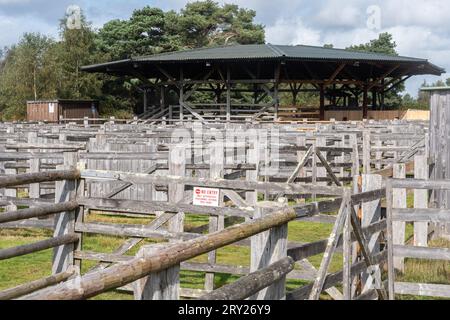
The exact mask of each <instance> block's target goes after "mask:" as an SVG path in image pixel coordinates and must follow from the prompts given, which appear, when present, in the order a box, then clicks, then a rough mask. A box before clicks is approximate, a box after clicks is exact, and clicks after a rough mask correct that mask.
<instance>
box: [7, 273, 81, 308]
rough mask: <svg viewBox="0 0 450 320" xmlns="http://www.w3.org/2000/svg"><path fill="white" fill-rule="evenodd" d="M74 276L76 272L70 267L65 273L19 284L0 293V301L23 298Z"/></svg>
mask: <svg viewBox="0 0 450 320" xmlns="http://www.w3.org/2000/svg"><path fill="white" fill-rule="evenodd" d="M75 274H77V270H76V269H75V268H73V267H72V268H69V269H68V270H67V271H66V272H61V273H57V274H55V275H52V276H49V277H45V278H42V279H39V280H35V281H31V282H28V283H24V284H21V285H19V286H17V287H14V288H9V289H6V290H3V291H0V300H12V299H16V298H19V297H22V296H25V295H27V294H30V293H32V292H36V291H38V290H41V289H44V288H47V287H50V286H53V285H55V284H58V283H60V282H63V281H66V280H67V279H69V278H70V277H72V276H74V275H75Z"/></svg>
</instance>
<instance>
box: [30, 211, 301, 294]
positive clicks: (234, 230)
mask: <svg viewBox="0 0 450 320" xmlns="http://www.w3.org/2000/svg"><path fill="white" fill-rule="evenodd" d="M297 217H298V216H297V214H296V213H295V212H294V211H293V210H292V209H289V208H286V209H283V210H281V211H279V212H276V213H273V214H271V215H269V216H266V217H264V218H261V219H256V220H253V221H249V222H246V223H243V224H241V225H236V226H232V227H229V228H227V229H225V230H223V231H219V232H216V233H213V234H210V235H207V236H202V237H199V238H197V239H194V240H189V241H185V242H182V243H177V244H173V245H170V246H169V247H167V248H165V249H163V250H161V251H160V254H159V255H157V256H151V257H147V258H134V259H133V260H131V261H129V262H127V263H123V264H118V265H113V266H111V267H109V268H107V269H105V270H102V271H99V272H96V273H93V274H88V275H84V276H82V277H81V278H80V279H77V286H76V288H75V287H74V286H73V284H71V283H70V281H69V282H68V283H65V284H61V285H59V286H56V287H54V288H52V290H51V291H45V292H44V291H42V292H40V293H36V294H34V295H32V296H30V297H29V299H38V300H39V299H50V300H59V299H66V300H70V299H85V298H88V297H93V296H95V295H97V294H100V293H102V292H105V291H108V290H110V289H114V288H118V287H121V286H124V285H126V284H128V283H131V282H133V281H136V280H138V279H140V278H142V277H144V276H146V275H148V274H150V273H151V272H156V271H161V270H165V269H167V268H169V267H171V266H173V265H175V264H178V263H180V262H182V261H186V260H189V259H191V258H194V257H196V256H199V255H202V254H204V253H207V252H209V251H211V250H215V249H218V248H221V247H224V246H226V245H229V244H232V243H234V242H237V241H240V240H243V239H246V238H248V237H250V236H252V235H255V234H258V233H260V232H263V231H266V230H268V229H270V228H273V227H276V226H281V225H284V224H286V223H287V222H289V221H292V220H295V219H296V218H297Z"/></svg>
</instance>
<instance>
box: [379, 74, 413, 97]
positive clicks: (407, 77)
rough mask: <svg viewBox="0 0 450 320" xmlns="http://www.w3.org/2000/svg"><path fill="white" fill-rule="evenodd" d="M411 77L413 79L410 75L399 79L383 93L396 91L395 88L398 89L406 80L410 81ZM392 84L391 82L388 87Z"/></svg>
mask: <svg viewBox="0 0 450 320" xmlns="http://www.w3.org/2000/svg"><path fill="white" fill-rule="evenodd" d="M411 77H412V75H408V76H406V77H404V78H403V79H399V80H398V81H397V82H395V83H393V84H392V85H391V86H390V87H389V88H388V89H386V90H384V91H383V92H384V93H387V92H389V91H391V90H392V89H394V88H395V87H397V86H398V85H400V84H401V83H403V82H405V81H406V80H408V79H409V78H411ZM391 83H392V81H391V82H389V83H388V84H387V85H389V84H391Z"/></svg>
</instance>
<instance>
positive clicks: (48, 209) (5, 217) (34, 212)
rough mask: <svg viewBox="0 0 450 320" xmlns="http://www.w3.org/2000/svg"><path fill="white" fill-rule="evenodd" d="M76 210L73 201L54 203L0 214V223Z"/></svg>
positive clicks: (75, 203) (76, 204)
mask: <svg viewBox="0 0 450 320" xmlns="http://www.w3.org/2000/svg"><path fill="white" fill-rule="evenodd" d="M76 208H78V203H77V202H75V201H69V202H64V203H56V204H52V205H45V206H40V207H36V208H30V209H22V210H18V211H12V212H6V213H3V214H0V223H6V222H12V221H18V220H23V219H30V218H37V217H43V216H47V215H50V214H54V213H60V212H63V211H71V210H74V209H76Z"/></svg>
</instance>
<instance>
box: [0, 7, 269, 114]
mask: <svg viewBox="0 0 450 320" xmlns="http://www.w3.org/2000/svg"><path fill="white" fill-rule="evenodd" d="M255 15H256V13H255V11H253V10H249V9H245V8H240V7H239V6H237V5H229V4H225V5H219V4H218V3H216V2H214V1H212V0H206V1H198V2H192V3H188V4H187V5H186V6H185V8H183V9H182V10H180V11H179V12H177V11H163V10H161V9H159V8H154V7H150V6H146V7H144V8H142V9H138V10H135V11H134V12H133V14H132V15H131V17H130V18H129V19H128V20H112V21H110V22H107V23H106V24H105V25H104V26H103V27H102V28H101V29H100V30H94V29H93V28H92V26H91V24H90V23H89V22H88V21H87V20H86V18H85V16H84V15H83V14H82V16H81V28H77V29H71V28H67V24H66V21H67V19H68V17H67V16H64V17H63V18H62V19H61V21H60V25H59V35H60V37H59V39H58V40H55V39H52V38H50V37H48V36H46V35H43V34H39V33H25V34H24V35H23V36H22V38H21V40H20V41H19V42H18V43H17V44H15V45H13V46H11V47H8V48H4V49H3V50H1V51H0V118H1V119H2V120H19V119H23V118H24V117H25V116H26V101H27V100H43V99H55V98H61V99H99V100H100V101H101V105H102V109H103V112H104V113H106V114H114V115H116V116H118V117H125V116H129V115H130V114H132V111H133V106H134V105H136V104H137V103H138V100H139V99H140V95H139V94H138V92H137V91H136V88H137V87H138V86H139V84H140V83H139V80H138V79H132V78H130V79H125V81H124V80H123V79H116V78H114V77H110V76H107V75H94V74H88V73H84V72H80V67H81V66H83V65H89V64H93V63H99V62H107V61H111V60H116V59H123V58H128V57H130V56H136V55H151V54H155V53H162V52H170V51H175V50H180V49H191V48H198V47H204V46H217V45H226V44H238V43H239V44H250V43H264V41H265V33H264V26H262V25H260V24H257V23H255V22H254V18H255Z"/></svg>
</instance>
